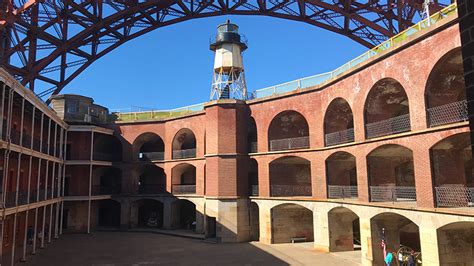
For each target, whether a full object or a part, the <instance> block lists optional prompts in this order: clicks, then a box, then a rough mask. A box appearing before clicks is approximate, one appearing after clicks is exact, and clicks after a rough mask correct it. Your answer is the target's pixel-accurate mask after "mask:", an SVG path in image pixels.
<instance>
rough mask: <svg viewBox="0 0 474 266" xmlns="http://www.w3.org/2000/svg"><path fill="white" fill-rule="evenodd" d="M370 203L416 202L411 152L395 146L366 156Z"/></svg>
mask: <svg viewBox="0 0 474 266" xmlns="http://www.w3.org/2000/svg"><path fill="white" fill-rule="evenodd" d="M367 167H368V172H369V173H368V175H369V186H370V200H371V201H416V189H415V171H414V166H413V152H412V151H411V150H410V149H408V148H406V147H403V146H400V145H396V144H387V145H382V146H380V147H378V148H376V149H374V150H373V151H372V152H370V153H369V155H367Z"/></svg>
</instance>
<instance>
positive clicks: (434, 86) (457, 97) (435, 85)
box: [425, 48, 469, 127]
mask: <svg viewBox="0 0 474 266" xmlns="http://www.w3.org/2000/svg"><path fill="white" fill-rule="evenodd" d="M425 94H426V95H425V96H426V108H427V116H428V125H429V126H430V127H435V126H439V125H446V124H451V123H456V122H460V121H466V120H468V118H469V117H468V112H467V101H466V85H465V82H464V68H463V60H462V54H461V48H456V49H454V50H452V51H450V52H448V53H447V54H446V55H444V56H443V57H442V58H441V59H440V60H439V61H438V62H437V63H436V65H435V66H434V68H433V70H432V71H431V73H430V76H429V77H428V82H427V83H426V89H425Z"/></svg>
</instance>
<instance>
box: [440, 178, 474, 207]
mask: <svg viewBox="0 0 474 266" xmlns="http://www.w3.org/2000/svg"><path fill="white" fill-rule="evenodd" d="M435 191H436V205H437V206H438V207H452V208H455V207H458V208H460V207H474V187H466V186H465V185H456V184H453V185H444V186H440V187H435Z"/></svg>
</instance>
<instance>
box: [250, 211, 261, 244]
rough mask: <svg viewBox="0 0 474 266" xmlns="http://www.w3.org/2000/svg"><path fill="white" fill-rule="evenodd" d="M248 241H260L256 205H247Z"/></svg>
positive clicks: (258, 215) (258, 216)
mask: <svg viewBox="0 0 474 266" xmlns="http://www.w3.org/2000/svg"><path fill="white" fill-rule="evenodd" d="M249 225H250V241H259V240H260V214H259V208H258V205H257V203H255V202H250V204H249Z"/></svg>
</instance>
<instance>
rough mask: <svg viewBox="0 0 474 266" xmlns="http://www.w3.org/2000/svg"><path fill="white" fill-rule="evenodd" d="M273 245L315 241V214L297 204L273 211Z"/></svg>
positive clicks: (284, 205) (279, 206)
mask: <svg viewBox="0 0 474 266" xmlns="http://www.w3.org/2000/svg"><path fill="white" fill-rule="evenodd" d="M271 216H272V226H271V228H272V244H279V243H291V242H296V241H298V242H312V241H314V229H313V212H312V211H311V210H309V209H307V208H305V207H302V206H300V205H296V204H292V203H290V204H282V205H278V206H275V207H273V208H272V209H271Z"/></svg>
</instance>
